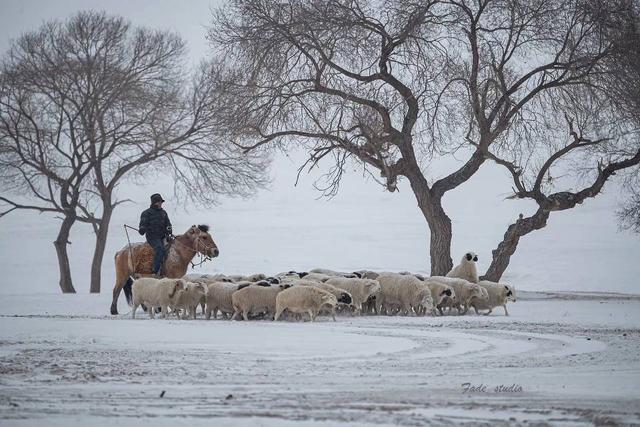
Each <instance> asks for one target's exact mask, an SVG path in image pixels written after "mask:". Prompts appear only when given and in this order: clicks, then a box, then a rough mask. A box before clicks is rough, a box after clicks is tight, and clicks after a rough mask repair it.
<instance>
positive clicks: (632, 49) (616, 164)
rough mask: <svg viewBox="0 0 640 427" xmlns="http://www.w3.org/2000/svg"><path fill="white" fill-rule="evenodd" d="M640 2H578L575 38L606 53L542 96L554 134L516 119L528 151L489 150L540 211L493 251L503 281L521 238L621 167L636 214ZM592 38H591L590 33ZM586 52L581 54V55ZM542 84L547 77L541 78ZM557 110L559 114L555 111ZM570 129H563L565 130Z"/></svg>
mask: <svg viewBox="0 0 640 427" xmlns="http://www.w3.org/2000/svg"><path fill="white" fill-rule="evenodd" d="M638 5H639V3H638V2H632V1H621V2H608V3H604V2H603V3H601V2H598V1H587V2H582V3H578V6H577V8H576V9H575V15H574V16H575V18H573V22H575V25H579V26H580V28H581V30H580V32H578V33H577V34H575V35H573V37H574V38H570V39H568V40H567V41H566V42H564V43H563V44H575V43H576V40H575V37H580V38H583V39H584V40H587V41H588V43H589V44H595V45H597V46H598V50H599V51H601V52H602V53H601V56H602V58H601V59H600V60H598V61H597V62H595V63H592V64H591V65H589V68H590V70H589V71H590V72H589V75H588V76H587V77H588V79H586V80H585V81H584V82H583V83H582V84H577V85H571V86H568V87H563V88H561V89H552V90H550V91H549V94H548V95H549V96H544V97H540V99H539V100H537V103H538V104H539V105H538V108H537V111H540V112H546V114H547V115H551V116H552V117H545V118H544V121H545V123H546V126H547V129H549V128H551V129H554V130H553V135H550V136H547V137H545V138H542V139H541V140H539V141H536V136H535V135H533V136H532V135H530V134H529V132H528V130H527V129H526V127H530V125H529V124H525V123H524V122H522V123H514V124H513V125H512V129H513V131H516V132H517V133H518V134H519V135H521V138H522V139H523V140H525V141H528V144H527V146H528V152H527V153H526V154H525V153H523V152H522V150H521V149H515V150H514V149H513V147H509V149H507V150H501V152H500V154H498V155H496V154H494V153H490V152H489V151H488V150H487V152H486V155H487V156H488V157H489V158H491V159H492V160H494V161H496V162H497V163H498V164H500V165H502V166H504V167H505V168H506V169H507V170H508V171H509V173H510V174H511V176H512V178H513V182H514V196H513V197H514V198H518V199H529V200H533V201H534V202H535V203H536V204H537V205H538V208H537V210H536V212H535V213H534V214H533V215H531V216H529V217H525V216H524V215H522V214H521V215H520V217H519V218H518V219H517V220H516V221H515V222H514V223H513V224H511V225H510V226H509V227H508V229H507V231H506V233H505V235H504V238H503V240H502V241H501V242H500V244H499V245H498V247H497V248H496V249H495V250H494V251H493V260H492V263H491V265H490V266H489V269H488V270H487V272H486V274H485V278H486V279H489V280H498V279H499V278H500V277H501V276H502V274H503V273H504V271H505V269H506V268H507V266H508V264H509V260H510V257H511V255H513V254H514V253H515V251H516V248H517V245H518V242H519V239H520V238H521V237H523V236H525V235H527V234H529V233H531V232H532V231H535V230H538V229H540V228H543V227H544V226H546V224H547V220H548V219H549V216H550V214H551V212H554V211H563V210H568V209H573V208H574V207H576V206H578V205H580V204H581V203H583V202H584V201H585V200H586V199H588V198H591V197H595V196H597V195H598V194H600V192H601V191H602V189H603V188H604V185H605V184H606V182H607V180H609V178H611V177H612V176H613V175H615V174H616V173H618V172H620V171H625V172H628V173H629V174H631V177H630V178H628V179H626V185H625V186H624V187H623V188H626V189H627V190H628V193H629V195H630V201H629V203H628V204H627V205H626V206H625V208H624V209H623V210H622V211H621V212H620V215H622V217H623V218H622V219H626V223H627V224H628V225H632V224H633V222H634V218H637V212H638V211H637V210H636V208H634V206H636V203H637V200H638V198H637V193H638V192H637V188H634V183H636V184H637V180H634V179H633V176H637V174H638V167H637V166H638V165H639V164H640V83H639V82H640V31H639V28H640V27H639V24H640V19H639V17H640V14H639V13H638V12H639V11H640V9H639V8H638ZM590 32H591V33H593V34H594V35H595V36H596V37H592V40H590V41H589V38H590V37H589V33H590ZM582 55H584V53H583V52H578V53H577V54H576V59H577V60H583V59H582V58H583V56H582ZM543 84H544V83H543ZM553 116H555V119H554V117H553ZM563 130H564V132H563Z"/></svg>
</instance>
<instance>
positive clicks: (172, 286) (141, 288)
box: [131, 277, 185, 319]
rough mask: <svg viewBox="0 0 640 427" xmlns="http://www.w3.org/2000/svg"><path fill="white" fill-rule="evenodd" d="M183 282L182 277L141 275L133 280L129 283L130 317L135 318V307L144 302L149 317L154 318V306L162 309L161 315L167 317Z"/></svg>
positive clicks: (182, 286)
mask: <svg viewBox="0 0 640 427" xmlns="http://www.w3.org/2000/svg"><path fill="white" fill-rule="evenodd" d="M184 286H185V282H184V280H182V279H155V278H153V277H143V278H140V279H136V280H134V281H133V284H132V285H131V292H132V300H133V310H131V318H133V319H135V318H136V309H137V308H138V306H139V305H141V304H144V305H146V306H147V310H148V311H149V317H150V318H152V319H153V318H154V311H155V308H156V307H160V308H161V310H162V317H163V318H166V317H167V312H168V309H169V306H170V305H173V304H174V303H175V300H176V297H177V293H178V291H180V290H183V289H184Z"/></svg>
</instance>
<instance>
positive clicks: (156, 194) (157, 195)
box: [151, 193, 164, 204]
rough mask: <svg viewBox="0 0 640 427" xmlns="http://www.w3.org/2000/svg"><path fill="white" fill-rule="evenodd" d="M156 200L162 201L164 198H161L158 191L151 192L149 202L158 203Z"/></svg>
mask: <svg viewBox="0 0 640 427" xmlns="http://www.w3.org/2000/svg"><path fill="white" fill-rule="evenodd" d="M158 202H164V199H163V198H162V196H161V195H160V194H159V193H155V194H152V195H151V204H154V203H158Z"/></svg>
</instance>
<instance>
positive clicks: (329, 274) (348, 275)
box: [309, 268, 360, 278]
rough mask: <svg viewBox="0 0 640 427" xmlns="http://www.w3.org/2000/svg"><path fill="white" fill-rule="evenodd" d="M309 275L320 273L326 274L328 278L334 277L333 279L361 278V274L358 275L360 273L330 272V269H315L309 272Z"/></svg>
mask: <svg viewBox="0 0 640 427" xmlns="http://www.w3.org/2000/svg"><path fill="white" fill-rule="evenodd" d="M309 273H320V274H326V275H327V276H333V277H357V278H360V273H358V272H353V273H345V272H342V271H335V270H329V269H328V268H314V269H313V270H309Z"/></svg>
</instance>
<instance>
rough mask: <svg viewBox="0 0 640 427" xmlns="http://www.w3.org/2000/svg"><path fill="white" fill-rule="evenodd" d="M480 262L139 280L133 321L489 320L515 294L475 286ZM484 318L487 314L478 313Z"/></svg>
mask: <svg viewBox="0 0 640 427" xmlns="http://www.w3.org/2000/svg"><path fill="white" fill-rule="evenodd" d="M477 260H478V257H477V255H476V254H474V253H473V252H468V253H466V254H465V255H464V257H463V258H462V260H461V261H460V264H458V265H457V266H455V267H454V268H453V269H452V270H451V271H450V272H449V273H448V274H447V276H433V277H423V276H421V275H419V274H411V273H409V272H402V273H376V272H373V271H368V270H362V271H357V272H353V273H341V272H337V271H332V270H327V269H314V270H311V271H310V272H308V273H306V272H305V273H298V272H294V271H290V272H287V273H280V274H276V275H275V276H266V275H264V274H253V275H250V276H226V275H223V274H216V275H207V274H203V275H194V274H190V275H186V276H184V277H182V278H181V279H166V278H165V279H156V278H150V277H143V278H139V279H136V280H135V281H134V282H133V285H132V298H131V299H132V301H131V303H132V305H133V310H132V311H131V316H132V317H133V318H135V315H136V309H137V308H138V307H139V306H142V307H143V308H145V309H146V310H147V311H148V312H149V316H150V317H151V318H153V317H154V314H155V313H156V312H157V311H158V310H160V312H161V316H162V317H165V318H166V317H167V316H168V315H176V316H178V317H180V318H192V319H195V318H196V311H197V308H198V307H199V306H200V307H202V312H203V314H204V315H205V317H206V319H210V318H211V316H212V315H213V318H214V319H216V318H217V317H218V312H220V314H221V316H222V317H223V318H229V317H230V318H232V319H239V318H240V317H242V318H243V319H244V320H250V319H259V318H268V319H273V320H278V319H280V318H283V317H286V318H288V319H298V320H299V319H301V318H302V316H303V315H307V314H308V315H309V319H310V320H311V321H314V320H315V318H316V317H317V316H318V314H322V313H327V314H330V315H331V316H332V317H333V320H334V321H335V314H336V311H338V312H345V313H351V314H352V315H353V314H358V315H364V314H386V315H398V314H399V315H406V316H416V315H425V314H432V315H444V314H450V313H452V310H454V309H455V310H456V312H457V313H458V314H465V313H467V311H468V310H469V308H471V307H473V309H474V310H475V312H476V314H479V313H482V314H490V313H491V312H492V310H493V309H494V308H495V307H503V308H504V313H505V315H507V316H508V315H509V313H508V311H507V306H506V304H507V301H515V300H516V295H515V289H514V288H513V287H512V286H510V285H507V284H504V283H496V282H490V281H486V280H482V281H481V280H479V279H478V273H477V269H476V262H477ZM485 310H487V311H486V312H483V311H485Z"/></svg>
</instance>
